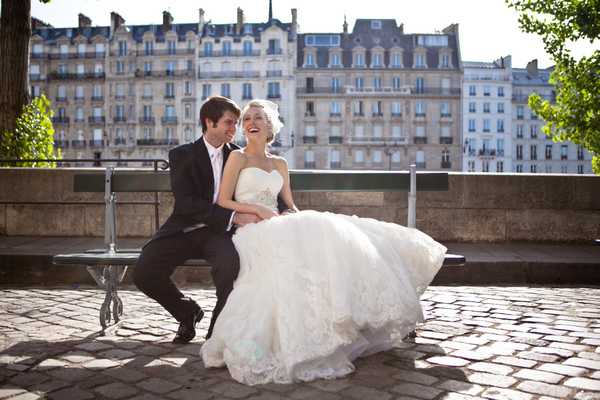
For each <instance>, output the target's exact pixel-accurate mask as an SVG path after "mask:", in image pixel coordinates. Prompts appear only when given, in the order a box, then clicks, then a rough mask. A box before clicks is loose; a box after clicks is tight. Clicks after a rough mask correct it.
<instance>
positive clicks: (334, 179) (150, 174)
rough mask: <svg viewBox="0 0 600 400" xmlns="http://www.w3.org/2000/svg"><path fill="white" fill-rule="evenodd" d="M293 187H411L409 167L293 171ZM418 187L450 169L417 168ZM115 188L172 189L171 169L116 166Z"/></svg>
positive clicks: (93, 175)
mask: <svg viewBox="0 0 600 400" xmlns="http://www.w3.org/2000/svg"><path fill="white" fill-rule="evenodd" d="M105 179H106V178H105V171H103V170H99V171H89V172H82V173H78V174H76V175H75V180H74V187H73V190H74V191H75V192H104V191H105V189H106V188H105V184H106V182H105ZM290 179H291V184H292V190H294V191H296V192H316V191H336V192H337V191H345V192H348V191H356V192H389V191H403V192H407V191H409V190H410V174H409V172H408V171H391V172H390V171H311V170H307V171H305V170H292V171H290ZM416 190H417V191H446V190H448V173H447V172H417V184H416ZM111 191H112V192H116V193H118V192H170V191H171V179H170V176H169V172H168V171H146V170H135V171H134V170H118V169H115V170H113V173H112V182H111Z"/></svg>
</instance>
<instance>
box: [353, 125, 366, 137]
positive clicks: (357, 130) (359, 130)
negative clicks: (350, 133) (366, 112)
mask: <svg viewBox="0 0 600 400" xmlns="http://www.w3.org/2000/svg"><path fill="white" fill-rule="evenodd" d="M354 136H355V137H363V136H365V127H364V126H362V125H355V126H354Z"/></svg>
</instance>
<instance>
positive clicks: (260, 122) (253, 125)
mask: <svg viewBox="0 0 600 400" xmlns="http://www.w3.org/2000/svg"><path fill="white" fill-rule="evenodd" d="M242 129H243V130H244V135H245V136H246V140H248V141H251V140H252V141H254V140H258V141H261V142H265V143H266V142H267V138H268V137H269V131H270V129H271V124H270V123H269V120H268V119H267V115H266V114H265V112H264V110H263V109H262V108H260V107H250V108H249V109H248V111H246V113H245V114H244V116H243V118H242Z"/></svg>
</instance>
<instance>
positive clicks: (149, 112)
mask: <svg viewBox="0 0 600 400" xmlns="http://www.w3.org/2000/svg"><path fill="white" fill-rule="evenodd" d="M143 114H144V119H145V120H148V119H150V118H152V106H144V109H143Z"/></svg>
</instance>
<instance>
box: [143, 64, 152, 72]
mask: <svg viewBox="0 0 600 400" xmlns="http://www.w3.org/2000/svg"><path fill="white" fill-rule="evenodd" d="M150 74H152V61H146V62H144V75H150Z"/></svg>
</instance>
